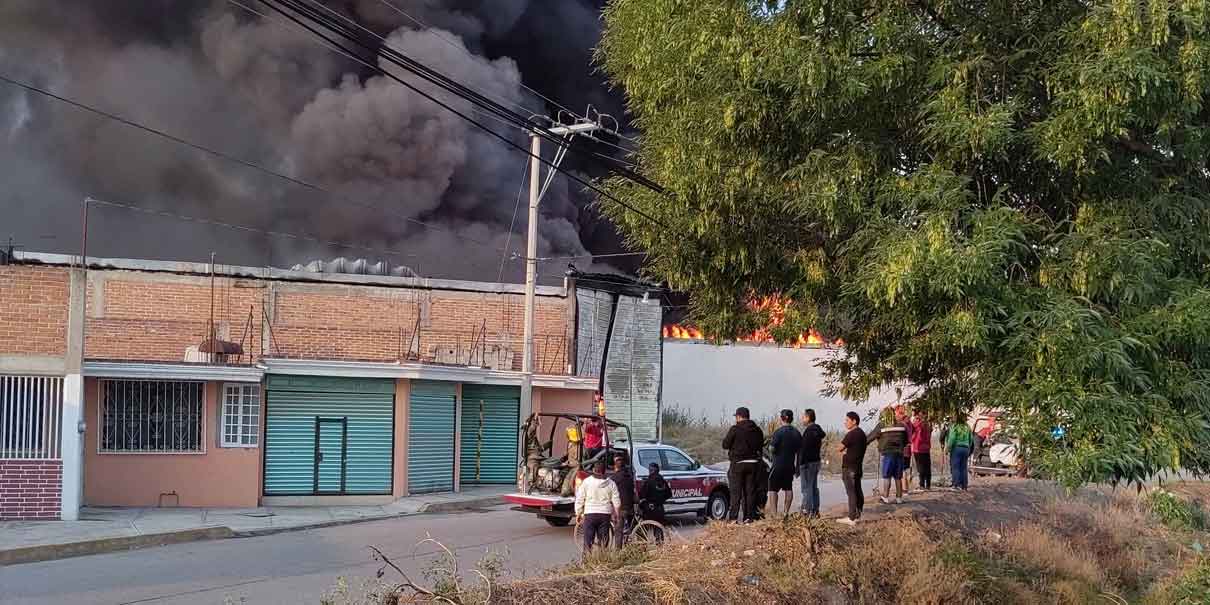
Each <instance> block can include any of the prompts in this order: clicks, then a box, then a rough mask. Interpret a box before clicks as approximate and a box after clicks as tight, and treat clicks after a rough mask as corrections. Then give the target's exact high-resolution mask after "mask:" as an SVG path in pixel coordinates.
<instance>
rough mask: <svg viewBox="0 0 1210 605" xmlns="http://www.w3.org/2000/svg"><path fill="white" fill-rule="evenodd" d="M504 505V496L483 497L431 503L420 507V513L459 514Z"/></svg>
mask: <svg viewBox="0 0 1210 605" xmlns="http://www.w3.org/2000/svg"><path fill="white" fill-rule="evenodd" d="M496 504H504V499H503V496H499V495H497V496H483V497H481V498H472V499H468V500H452V501H450V502H430V503H428V504H425V505H423V506H421V507H420V510H418V511H417V512H418V513H421V514H426V513H458V512H465V511H469V510H478V509H481V508H484V507H486V506H493V505H496Z"/></svg>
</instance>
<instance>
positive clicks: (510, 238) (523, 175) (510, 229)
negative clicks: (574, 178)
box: [496, 158, 529, 282]
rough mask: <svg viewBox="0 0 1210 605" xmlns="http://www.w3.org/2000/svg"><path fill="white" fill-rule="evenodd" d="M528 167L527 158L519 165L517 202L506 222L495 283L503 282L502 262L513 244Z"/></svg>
mask: <svg viewBox="0 0 1210 605" xmlns="http://www.w3.org/2000/svg"><path fill="white" fill-rule="evenodd" d="M528 166H529V158H525V160H524V161H523V162H522V163H521V184H520V185H518V186H517V201H516V202H514V203H513V218H512V220H510V221H509V222H508V237H506V238H505V240H504V252H503V253H502V254H500V273H499V275H498V276H497V277H496V281H497V282H502V281H504V260H505V258H506V257H507V256H508V253H509V252H508V248H509V246H511V245H512V243H513V228H514V227H516V225H517V211H518V210H520V209H521V192H522V191H525V181H526V173H527V172H528V171H527V170H526V168H527V167H528Z"/></svg>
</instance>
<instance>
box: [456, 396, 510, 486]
mask: <svg viewBox="0 0 1210 605" xmlns="http://www.w3.org/2000/svg"><path fill="white" fill-rule="evenodd" d="M520 405H521V389H520V388H518V387H505V386H492V385H478V384H464V385H462V467H461V469H460V470H461V472H460V473H459V474H460V477H459V479H460V480H461V482H462V485H482V484H505V485H507V484H512V483H516V481H517V434H518V433H519V432H520V423H521V420H520Z"/></svg>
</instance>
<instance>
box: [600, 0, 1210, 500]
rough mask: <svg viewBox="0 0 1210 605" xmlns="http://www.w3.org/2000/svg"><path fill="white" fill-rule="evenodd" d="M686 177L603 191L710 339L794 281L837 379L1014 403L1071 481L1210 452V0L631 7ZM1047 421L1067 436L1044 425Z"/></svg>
mask: <svg viewBox="0 0 1210 605" xmlns="http://www.w3.org/2000/svg"><path fill="white" fill-rule="evenodd" d="M605 20H606V31H605V35H604V38H603V40H602V43H601V46H600V49H599V56H598V59H599V61H600V63H601V65H602V66H603V67H604V69H605V71H606V72H607V73H608V75H609V76H610V78H611V79H612V81H613V82H614V83H615V84H616V85H617V86H619V87H621V88H622V89H623V90H624V91H625V92H626V94H627V97H628V105H629V109H630V111H631V112H632V114H633V116H634V118H635V120H636V122H637V124H638V125H639V126H640V127H641V129H642V132H643V136H642V140H641V145H640V149H639V151H638V152H637V153H636V159H637V161H638V163H639V165H640V167H641V170H642V172H643V173H644V174H646V175H647V176H650V177H651V178H653V179H654V180H656V181H658V182H660V183H661V184H662V185H664V186H665V187H666V188H667V192H666V193H657V192H654V191H651V190H648V189H644V188H642V187H640V186H637V185H634V184H632V183H628V182H624V181H616V182H613V183H611V185H610V186H611V187H612V189H613V192H614V193H615V194H617V195H620V196H624V198H625V199H628V200H630V203H631V204H632V205H634V206H636V207H639V208H641V209H643V210H644V211H645V212H646V213H648V214H651V215H653V216H654V217H656V218H657V219H658V220H659V222H660V223H661V224H656V223H654V222H651V221H649V220H647V219H645V218H643V217H641V216H639V215H637V214H636V213H634V212H631V211H629V210H627V209H626V208H623V207H620V206H617V205H613V204H606V206H605V208H606V211H607V212H608V213H609V214H610V215H611V216H612V217H613V218H614V219H615V220H616V221H617V222H618V223H619V224H620V225H621V226H622V229H623V231H624V232H625V233H626V234H627V236H628V237H629V238H630V239H631V243H632V244H633V245H634V246H636V247H637V248H639V249H642V250H647V251H650V253H651V256H650V257H649V270H650V271H651V272H652V273H653V274H654V275H655V276H657V277H659V278H663V279H666V280H668V282H669V283H670V284H671V285H672V286H673V287H675V288H678V289H682V290H685V291H688V292H690V293H691V294H692V296H693V298H692V300H693V308H692V313H693V315H694V318H695V319H696V320H697V321H698V323H699V324H700V325H701V327H702V328H703V329H704V330H705V331H706V332H707V333H710V334H714V335H718V336H721V337H730V336H735V335H737V334H740V333H743V332H747V331H750V330H751V329H753V328H754V327H756V326H759V325H761V324H762V322H763V321H764V319H765V318H763V317H761V314H760V312H758V311H754V310H753V309H752V307H751V306H750V305H748V304H747V302H748V301H749V300H751V299H752V298H753V297H754V296H764V295H771V294H777V295H779V296H781V297H783V298H784V299H788V300H791V301H793V302H792V304H791V305H790V306H789V308H788V309H787V310H786V316H785V322H784V324H782V325H781V326H780V327H779V328H778V330H777V333H776V335H778V336H780V337H781V338H790V337H791V336H792V335H794V334H797V333H799V332H801V331H804V330H805V329H807V328H809V327H814V328H817V329H818V330H820V331H821V332H823V333H824V334H825V335H827V336H829V337H839V338H842V339H843V340H844V342H845V343H846V346H845V347H844V350H843V353H841V354H839V355H838V357H837V358H836V359H834V360H832V361H830V362H828V363H827V366H826V368H827V370H828V372H829V374H830V376H831V378H832V379H833V381H834V384H836V385H837V388H838V390H839V391H840V392H842V393H844V394H846V395H849V396H857V397H861V396H865V395H867V394H868V393H870V392H871V390H872V389H874V388H876V387H879V386H883V385H889V384H900V383H904V382H908V383H912V384H915V385H919V386H920V387H921V390H920V391H919V396H918V399H917V403H918V404H919V405H920V406H923V407H925V408H926V409H929V410H932V411H934V412H937V413H942V412H946V413H949V412H954V411H959V410H968V411H969V410H971V409H974V408H977V407H985V406H988V407H999V408H1003V409H1005V410H1007V411H1008V413H1009V415H1010V419H1011V423H1012V426H1014V427H1015V429H1016V430H1017V431H1018V432H1019V434H1020V436H1021V437H1022V439H1023V440H1024V442H1025V444H1026V446H1027V447H1028V449H1029V451H1030V456H1031V461H1032V463H1033V464H1035V465H1036V466H1038V467H1041V468H1042V469H1043V470H1044V471H1046V472H1048V473H1050V474H1052V476H1056V477H1059V478H1061V479H1063V480H1065V481H1067V482H1069V483H1072V484H1075V483H1080V482H1084V481H1093V480H1105V479H1119V480H1120V479H1124V480H1139V479H1141V478H1144V477H1148V476H1151V475H1153V474H1154V473H1156V472H1158V471H1162V470H1165V469H1176V468H1183V469H1186V470H1192V471H1195V472H1204V471H1206V470H1210V284H1208V275H1210V272H1208V265H1207V263H1208V262H1210V170H1208V168H1207V151H1208V146H1210V113H1208V111H1210V110H1208V109H1207V107H1206V105H1205V99H1206V95H1207V90H1208V87H1210V81H1207V64H1208V63H1210V7H1208V6H1207V2H1206V1H1205V0H1112V1H1099V2H1098V1H1076V0H919V1H908V0H898V1H896V0H881V1H879V0H831V1H828V0H782V1H776V2H774V1H770V2H756V1H751V0H749V1H744V0H614V1H613V2H612V3H611V4H610V5H609V6H608V7H607V9H606V13H605ZM1055 427H1061V428H1062V429H1063V437H1062V438H1061V439H1056V438H1055V437H1054V436H1053V435H1052V430H1053V429H1054V428H1055Z"/></svg>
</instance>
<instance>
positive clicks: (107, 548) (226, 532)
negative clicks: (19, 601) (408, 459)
mask: <svg viewBox="0 0 1210 605" xmlns="http://www.w3.org/2000/svg"><path fill="white" fill-rule="evenodd" d="M502 502H503V501H502V500H501V499H500V496H484V497H482V498H474V499H470V500H456V501H450V502H430V503H428V504H425V505H423V506H421V507H420V508H419V509H417V510H416V511H415V512H403V513H391V514H387V515H373V516H366V517H349V518H347V519H333V520H331V521H324V522H321V523H311V524H307V525H291V526H289V527H265V528H261V529H249V530H240V531H236V530H233V529H231V528H230V527H227V526H215V527H202V528H193V529H184V530H180V531H171V532H163V533H155V534H142V535H138V536H123V537H120V538H101V539H99V540H86V541H82V542H68V543H65V544H44V545H40V546H27V547H24V548H13V549H9V550H0V567H4V566H7V565H20V564H22V563H38V562H41V561H53V560H55V559H67V558H71V557H83V556H87V555H99V554H103V553H109V552H120V551H126V550H139V549H142V548H153V547H156V546H167V545H169V544H182V543H185V542H200V541H203V540H225V539H228V538H257V537H261V536H271V535H274V534H282V533H286V532H294V531H306V530H308V529H324V528H327V527H339V526H341V525H353V524H356V523H368V522H370V521H385V520H388V519H398V518H400V517H410V516H413V515H421V514H438V513H456V512H466V511H471V510H479V509H482V508H484V507H486V506H492V505H495V504H500V503H502Z"/></svg>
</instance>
